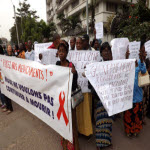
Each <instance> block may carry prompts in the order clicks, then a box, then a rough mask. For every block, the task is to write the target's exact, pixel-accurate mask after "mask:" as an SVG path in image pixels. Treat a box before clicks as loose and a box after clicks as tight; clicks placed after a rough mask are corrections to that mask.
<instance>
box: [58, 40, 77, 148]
mask: <svg viewBox="0 0 150 150" xmlns="http://www.w3.org/2000/svg"><path fill="white" fill-rule="evenodd" d="M68 50H69V45H68V43H67V42H65V43H60V45H59V46H58V56H59V58H60V61H57V62H56V65H59V66H62V67H70V68H72V73H73V82H72V91H74V90H76V88H77V78H78V74H77V71H76V70H75V67H74V65H73V64H72V63H71V62H69V61H68V60H67V59H66V58H67V54H68ZM72 127H73V144H72V143H70V142H69V141H67V140H65V139H64V138H62V141H61V143H62V146H63V150H79V143H78V133H77V127H76V109H72Z"/></svg>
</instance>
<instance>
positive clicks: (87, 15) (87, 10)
mask: <svg viewBox="0 0 150 150" xmlns="http://www.w3.org/2000/svg"><path fill="white" fill-rule="evenodd" d="M86 24H87V35H89V9H88V0H86Z"/></svg>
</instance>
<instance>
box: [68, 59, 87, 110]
mask: <svg viewBox="0 0 150 150" xmlns="http://www.w3.org/2000/svg"><path fill="white" fill-rule="evenodd" d="M69 68H72V63H71V62H70V63H69ZM83 100H84V96H83V94H82V90H81V87H80V86H79V85H78V87H77V88H76V90H74V91H72V93H71V102H72V108H73V109H74V108H76V107H77V106H78V105H79V104H80V103H81V102H83Z"/></svg>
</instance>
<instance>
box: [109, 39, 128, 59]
mask: <svg viewBox="0 0 150 150" xmlns="http://www.w3.org/2000/svg"><path fill="white" fill-rule="evenodd" d="M128 45H129V40H128V38H116V39H113V40H112V41H111V46H112V48H111V50H112V56H113V60H120V59H126V58H125V57H126V51H127V48H128Z"/></svg>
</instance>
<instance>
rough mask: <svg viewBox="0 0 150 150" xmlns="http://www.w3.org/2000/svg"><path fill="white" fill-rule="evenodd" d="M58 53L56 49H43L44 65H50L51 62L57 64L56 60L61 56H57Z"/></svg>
mask: <svg viewBox="0 0 150 150" xmlns="http://www.w3.org/2000/svg"><path fill="white" fill-rule="evenodd" d="M56 53H57V50H56V49H48V50H47V49H45V50H43V51H42V60H41V63H42V64H44V65H49V64H53V65H56V62H57V61H58V60H59V58H58V57H56Z"/></svg>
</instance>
